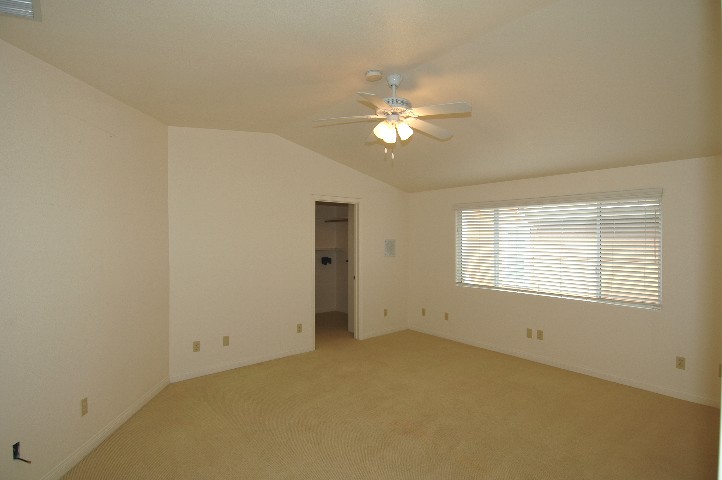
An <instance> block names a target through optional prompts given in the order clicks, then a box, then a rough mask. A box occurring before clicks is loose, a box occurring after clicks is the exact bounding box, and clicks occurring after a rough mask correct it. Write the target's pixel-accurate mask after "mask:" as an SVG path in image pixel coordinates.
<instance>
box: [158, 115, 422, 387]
mask: <svg viewBox="0 0 722 480" xmlns="http://www.w3.org/2000/svg"><path fill="white" fill-rule="evenodd" d="M168 157H169V163H168V174H169V176H168V190H169V222H170V285H171V286H170V325H171V328H170V373H171V380H172V381H176V380H181V379H185V378H190V377H194V376H197V375H201V374H204V373H210V372H215V371H220V370H225V369H228V368H233V367H237V366H241V365H246V364H250V363H255V362H258V361H262V360H266V359H270V358H276V357H281V356H285V355H291V354H294V353H300V352H306V351H309V350H312V349H313V347H314V337H313V331H314V269H315V264H314V263H315V252H314V248H315V245H314V230H315V203H314V200H319V199H325V198H326V197H344V198H347V199H348V198H353V199H357V201H358V202H359V215H360V217H359V242H360V245H359V258H360V263H359V297H360V320H361V327H360V336H361V338H368V337H371V336H374V335H380V334H383V333H386V332H390V331H394V330H401V329H405V328H406V315H405V311H404V310H405V306H406V302H405V296H406V278H407V275H406V258H407V251H408V250H407V249H408V246H407V242H406V238H405V232H406V215H407V195H406V194H405V193H403V192H401V191H400V190H397V189H395V188H393V187H390V186H388V185H386V184H384V183H381V182H379V181H377V180H374V179H372V178H370V177H368V176H366V175H363V174H360V173H358V172H356V171H354V170H351V169H350V168H348V167H345V166H343V165H340V164H338V163H336V162H333V161H331V160H329V159H327V158H325V157H322V156H320V155H318V154H316V153H313V152H311V151H308V150H305V149H303V148H301V147H299V146H298V145H295V144H293V143H290V142H288V141H286V140H283V139H281V138H280V137H277V136H274V135H269V134H261V133H246V132H230V131H218V130H201V129H191V128H170V130H169V155H168ZM321 197H324V198H321ZM386 238H395V239H396V240H397V251H398V255H397V257H395V258H386V257H384V255H383V254H384V239H386ZM385 308H386V309H388V310H389V316H388V317H386V318H384V317H383V310H384V309H385ZM297 323H302V324H303V333H301V334H298V333H296V324H297ZM224 335H228V336H230V344H231V345H230V346H229V347H223V346H222V337H223V336H224ZM195 340H200V341H201V351H200V352H197V353H194V352H193V351H192V342H193V341H195Z"/></svg>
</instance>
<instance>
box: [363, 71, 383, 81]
mask: <svg viewBox="0 0 722 480" xmlns="http://www.w3.org/2000/svg"><path fill="white" fill-rule="evenodd" d="M382 75H383V72H382V71H381V70H367V71H366V81H367V82H376V81H378V80H381V77H382Z"/></svg>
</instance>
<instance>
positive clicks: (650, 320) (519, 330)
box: [408, 158, 722, 405]
mask: <svg viewBox="0 0 722 480" xmlns="http://www.w3.org/2000/svg"><path fill="white" fill-rule="evenodd" d="M721 161H722V160H721V159H720V158H715V159H695V160H683V161H676V162H668V163H660V164H654V165H647V166H639V167H628V168H618V169H609V170H600V171H593V172H585V173H579V174H571V175H558V176H553V177H545V178H537V179H530V180H520V181H512V182H503V183H495V184H488V185H479V186H473V187H465V188H456V189H448V190H439V191H430V192H424V193H417V194H413V195H411V199H410V204H409V213H410V220H409V236H410V238H412V239H413V241H412V243H411V245H412V249H411V260H410V262H411V263H410V268H409V306H408V311H409V324H410V326H411V328H413V329H416V330H420V331H423V332H428V333H432V334H434V335H439V336H442V337H447V338H451V339H455V340H458V341H462V342H466V343H470V344H473V345H478V346H482V347H486V348H490V349H492V350H497V351H500V352H505V353H509V354H512V355H517V356H520V357H525V358H530V359H533V360H536V361H540V362H543V363H548V364H551V365H557V366H561V367H563V368H567V369H570V370H575V371H579V372H583V373H587V374H591V375H595V376H598V377H601V378H606V379H610V380H614V381H618V382H621V383H625V384H629V385H633V386H638V387H642V388H645V389H648V390H652V391H656V392H660V393H664V394H667V395H671V396H675V397H679V398H683V399H687V400H691V401H695V402H700V403H705V404H710V405H717V404H719V378H718V364H719V361H720V325H719V323H720V317H719V311H720V310H719V307H720V303H719V301H718V300H717V298H718V297H720V294H721V293H722V288H720V278H721V277H720V274H721V271H720V253H719V245H720V239H722V235H721V234H720V230H721V229H722V224H721V219H722V217H721V216H720V212H722V208H721V207H720V193H719V186H720V185H722V175H721V174H720V162H721ZM647 187H662V188H663V189H664V194H663V224H664V225H663V267H662V268H663V280H662V281H663V300H662V302H663V307H662V309H661V310H644V309H637V308H629V307H619V306H613V305H605V304H596V303H588V302H581V301H573V300H561V299H555V298H549V297H543V296H534V295H524V294H514V293H504V292H496V291H491V290H484V289H476V288H462V287H457V286H455V273H454V272H455V256H454V255H455V250H454V242H455V230H454V225H455V216H454V205H455V204H456V203H464V202H476V201H487V200H502V199H514V198H531V197H546V196H554V195H567V194H577V193H591V192H605V191H616V190H625V189H637V188H647ZM421 308H426V310H427V314H426V316H421ZM444 312H449V314H450V319H449V320H448V321H444V320H443V313H444ZM527 328H532V329H535V330H536V329H542V330H543V331H544V340H543V341H538V340H535V339H534V340H530V339H527V338H526V329H527ZM677 355H681V356H684V357H686V359H687V370H686V371H681V370H677V369H675V357H676V356H677Z"/></svg>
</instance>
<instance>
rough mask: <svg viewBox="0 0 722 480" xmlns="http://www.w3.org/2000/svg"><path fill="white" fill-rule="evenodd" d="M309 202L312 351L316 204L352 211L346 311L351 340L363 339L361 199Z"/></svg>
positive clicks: (328, 198) (322, 197)
mask: <svg viewBox="0 0 722 480" xmlns="http://www.w3.org/2000/svg"><path fill="white" fill-rule="evenodd" d="M311 200H312V201H311V214H312V216H311V218H313V233H312V235H311V247H312V248H311V249H310V255H309V256H310V259H311V267H312V268H311V269H310V272H311V275H313V277H312V279H311V286H312V287H311V299H312V300H311V318H312V319H313V321H312V322H311V325H313V349H314V350H316V202H326V203H338V204H345V205H349V208H353V209H354V215H352V218H353V225H351V224H349V229H351V228H353V232H354V234H353V251H352V252H348V255H349V258H352V259H353V262H349V263H350V264H351V265H349V271H348V275H349V280H351V279H355V281H353V283H352V284H349V287H350V289H351V288H352V289H353V302H350V301H349V305H348V310H349V314H351V313H352V312H353V318H354V328H353V338H355V339H356V340H359V339H361V338H363V337H362V335H361V329H362V328H363V322H362V321H361V302H360V301H359V296H360V292H361V288H360V277H359V243H360V242H359V225H360V224H361V220H360V218H361V214H360V211H361V199H360V198H356V197H339V196H335V195H319V194H313V195H311ZM349 222H351V219H349ZM351 267H353V268H351ZM349 300H351V299H349Z"/></svg>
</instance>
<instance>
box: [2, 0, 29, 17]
mask: <svg viewBox="0 0 722 480" xmlns="http://www.w3.org/2000/svg"><path fill="white" fill-rule="evenodd" d="M0 13H2V14H5V15H14V16H16V17H24V18H31V19H32V18H35V12H34V10H33V0H0Z"/></svg>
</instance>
